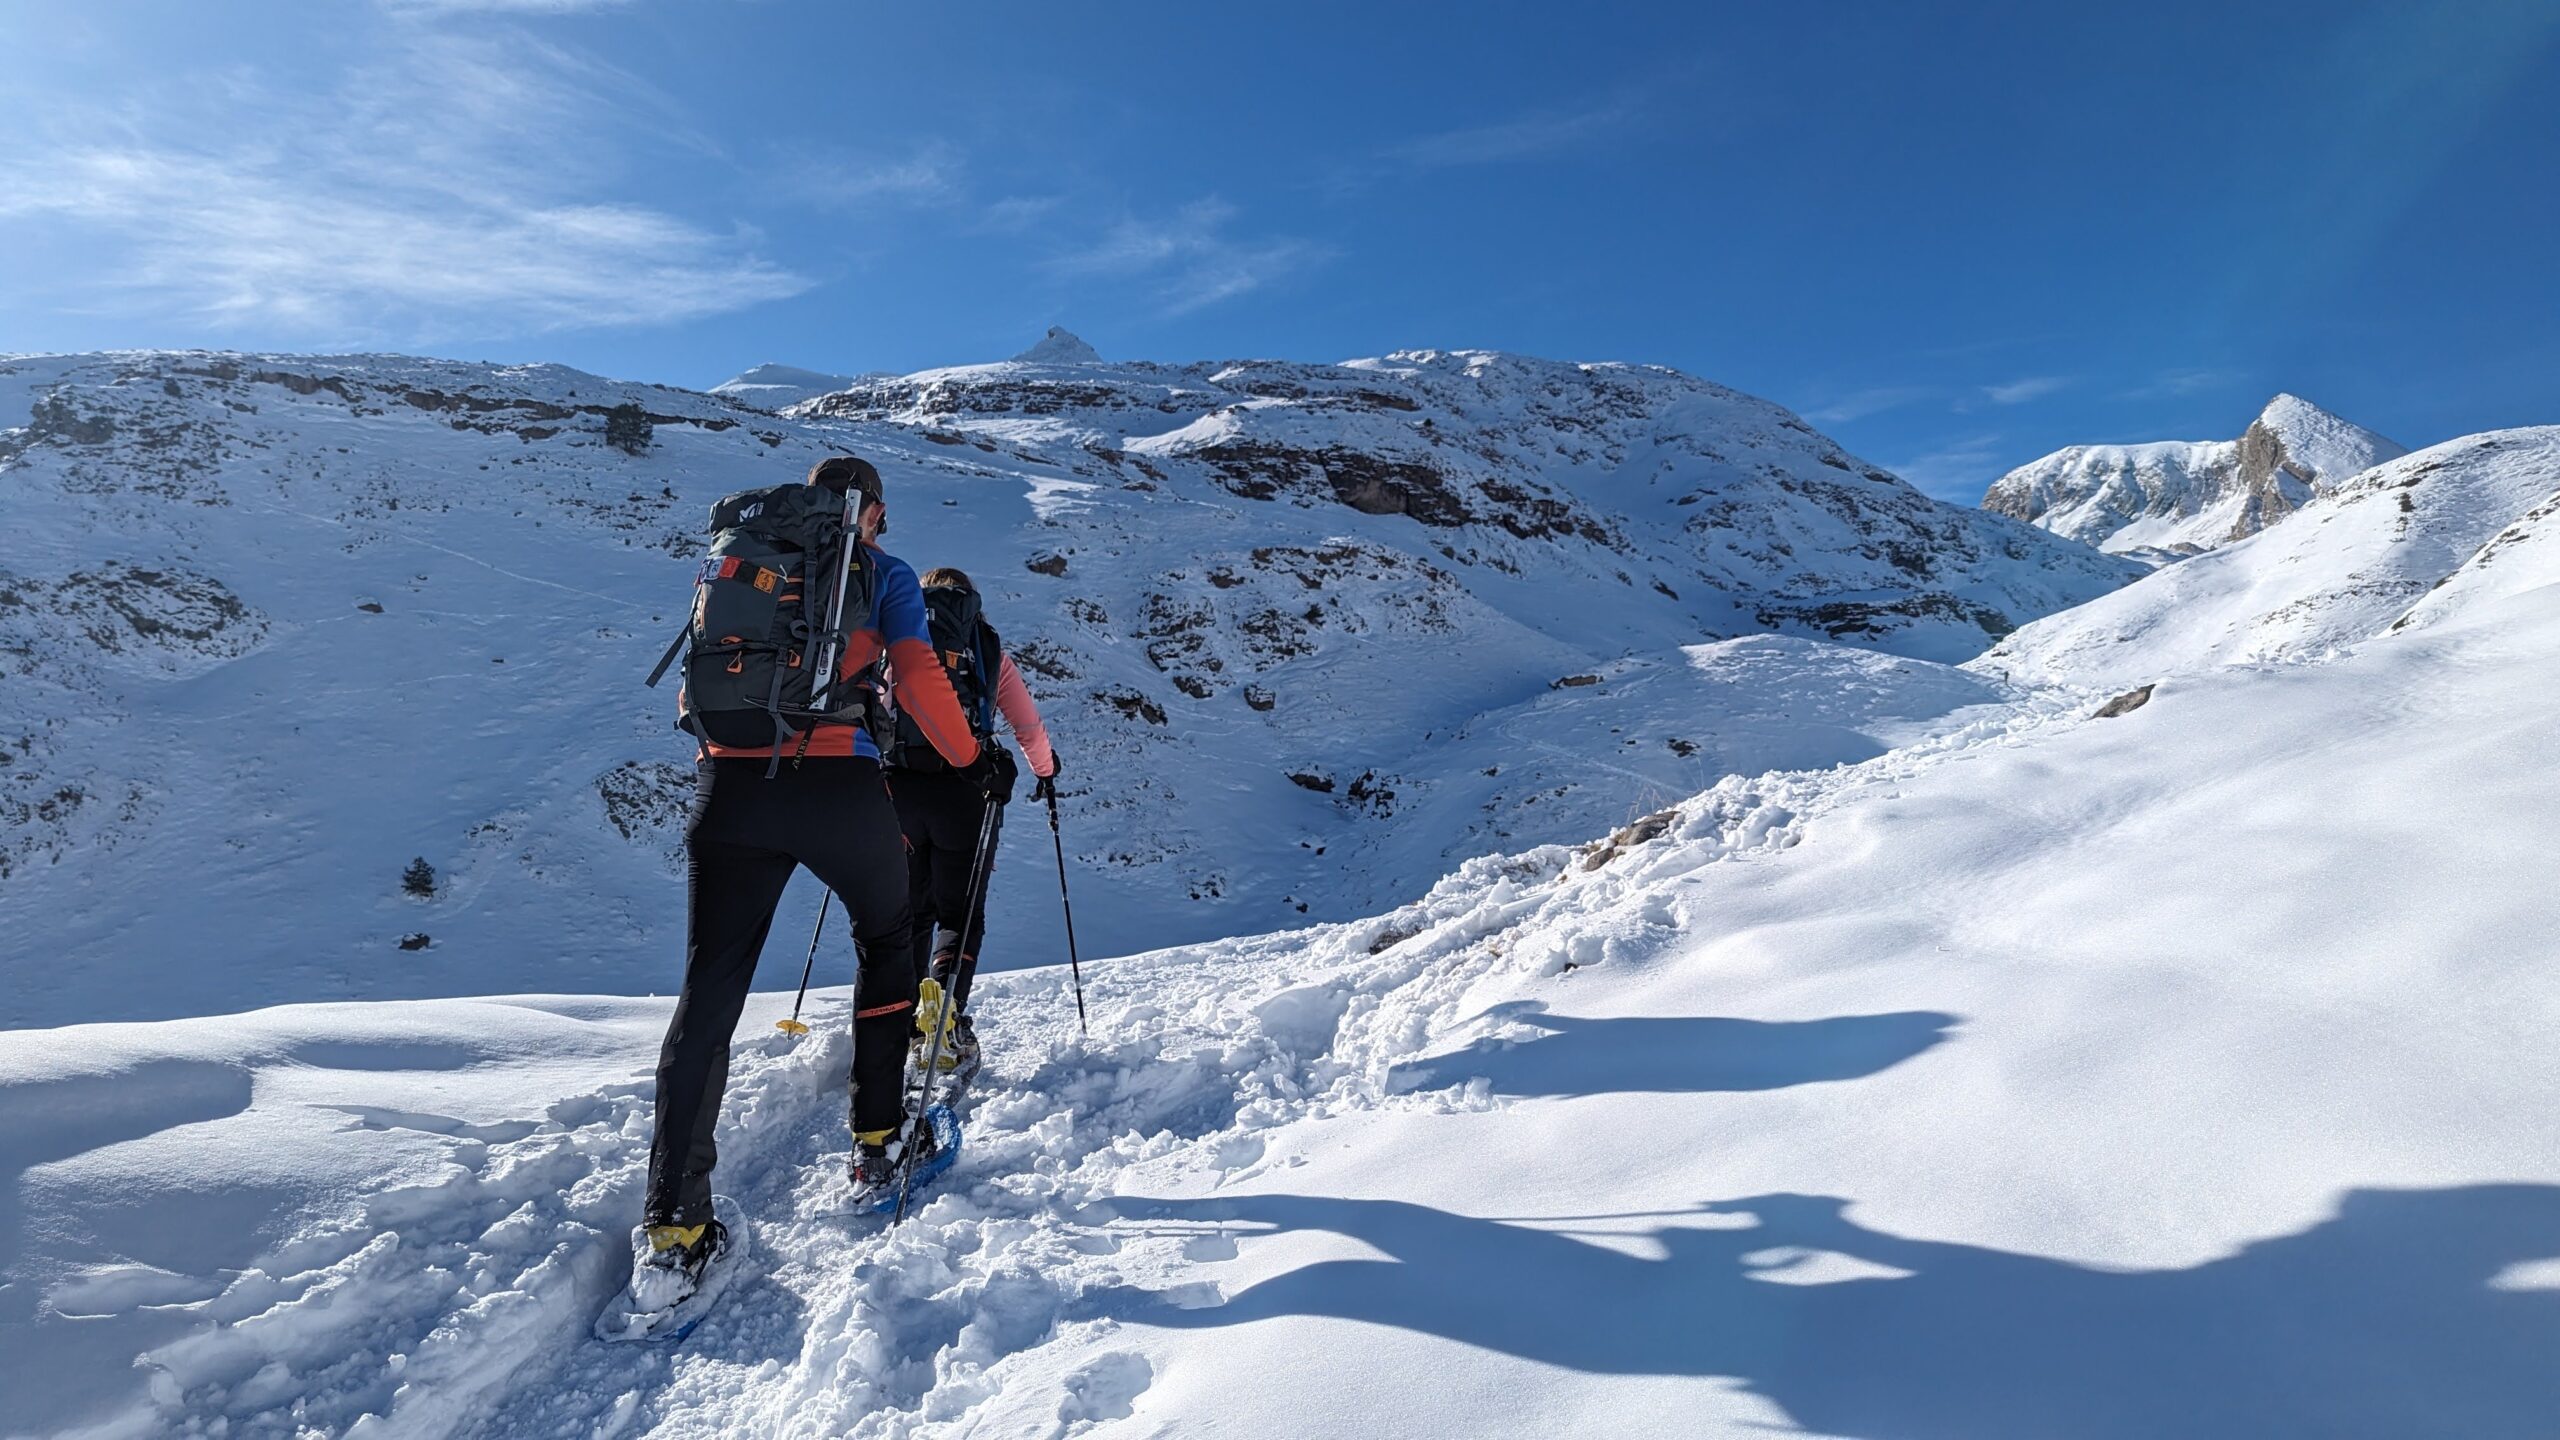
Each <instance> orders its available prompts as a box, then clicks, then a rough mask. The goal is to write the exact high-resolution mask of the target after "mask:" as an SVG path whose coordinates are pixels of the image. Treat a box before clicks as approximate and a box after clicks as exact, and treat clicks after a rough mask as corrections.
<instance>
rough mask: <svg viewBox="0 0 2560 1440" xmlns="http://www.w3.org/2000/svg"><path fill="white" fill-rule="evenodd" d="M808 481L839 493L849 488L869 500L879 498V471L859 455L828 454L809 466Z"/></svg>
mask: <svg viewBox="0 0 2560 1440" xmlns="http://www.w3.org/2000/svg"><path fill="white" fill-rule="evenodd" d="M809 483H810V484H812V485H824V486H826V487H827V488H828V489H830V490H833V491H834V492H836V493H837V494H839V495H841V494H843V493H844V492H845V491H847V490H849V489H850V490H858V491H860V492H862V494H863V495H864V496H866V497H868V498H869V499H871V500H874V501H877V500H879V499H880V472H879V470H878V469H876V468H875V467H874V466H873V465H872V463H871V462H870V461H868V460H865V459H863V458H862V457H861V456H859V455H830V456H828V457H827V458H826V459H824V460H821V461H819V462H818V463H817V464H815V465H812V466H810V467H809Z"/></svg>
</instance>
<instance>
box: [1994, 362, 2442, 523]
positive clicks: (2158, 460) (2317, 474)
mask: <svg viewBox="0 0 2560 1440" xmlns="http://www.w3.org/2000/svg"><path fill="white" fill-rule="evenodd" d="M2407 453H2408V451H2407V448H2406V447H2405V446H2402V445H2399V444H2396V443H2394V442H2392V441H2390V440H2386V439H2384V438H2383V437H2381V436H2379V435H2376V434H2374V433H2373V432H2372V431H2370V430H2367V429H2365V428H2363V427H2362V426H2359V425H2356V424H2353V423H2351V422H2349V421H2346V420H2343V419H2340V418H2339V417H2338V416H2336V415H2333V414H2331V413H2330V412H2328V411H2326V410H2323V409H2321V408H2320V407H2319V406H2317V405H2314V404H2312V403H2311V402H2310V401H2308V400H2304V399H2302V398H2301V397H2300V396H2296V395H2282V394H2280V395H2278V396H2276V397H2275V398H2274V399H2273V400H2270V401H2268V402H2267V405H2266V408H2264V409H2263V410H2261V411H2260V412H2259V413H2258V416H2257V418H2256V419H2254V420H2252V421H2250V422H2249V427H2248V429H2247V430H2245V431H2243V432H2242V433H2241V436H2240V438H2239V439H2237V440H2203V441H2178V440H2171V441H2161V442H2157V443H2152V444H2145V445H2073V446H2069V447H2067V448H2065V449H2061V450H2057V451H2055V452H2054V453H2052V454H2051V455H2047V456H2045V457H2044V458H2043V459H2041V460H2037V461H2034V462H2032V463H2029V464H2026V465H2022V466H2019V467H2018V468H2017V469H2015V470H2012V471H2010V472H2009V473H2008V474H2006V475H2003V476H2001V477H2000V478H1999V479H1998V480H1996V481H1994V482H1992V485H1991V488H1990V490H1989V491H1988V492H1987V493H1985V494H1984V496H1983V497H1982V506H1983V508H1984V509H1986V510H1989V511H1991V512H1993V513H1995V514H2000V515H2007V516H2010V517H2012V518H2015V519H2018V520H2023V521H2025V522H2027V523H2029V524H2032V525H2036V526H2039V527H2041V528H2043V529H2046V530H2050V531H2052V532H2053V533H2055V534H2057V535H2066V536H2069V537H2070V538H2072V539H2075V540H2083V541H2086V542H2088V543H2089V544H2092V545H2096V546H2099V547H2100V548H2102V549H2105V550H2108V551H2111V552H2117V553H2149V554H2154V555H2156V556H2158V557H2160V558H2162V559H2176V558H2179V557H2182V556H2185V555H2192V554H2196V553H2199V552H2201V551H2205V550H2210V549H2212V548H2214V547H2215V546H2218V545H2224V544H2228V543H2230V542H2231V541H2234V540H2241V539H2246V538H2247V537H2249V536H2251V535H2254V534H2256V533H2258V532H2259V531H2261V530H2263V529H2265V528H2267V527H2268V526H2270V525H2273V524H2275V523H2276V522H2277V521H2279V520H2282V519H2284V518H2285V517H2286V516H2288V515H2290V514H2292V513H2293V512H2295V511H2296V510H2299V509H2300V508H2301V507H2302V506H2303V504H2304V503H2305V502H2307V501H2309V500H2310V499H2311V498H2312V497H2313V496H2315V495H2321V494H2326V493H2328V492H2329V491H2331V490H2334V489H2335V488H2337V487H2338V486H2339V485H2340V484H2342V483H2343V482H2345V481H2346V480H2348V479H2349V478H2351V477H2353V476H2355V475H2357V474H2359V473H2361V472H2362V471H2364V470H2367V469H2369V468H2371V467H2372V466H2374V465H2377V464H2380V463H2381V462H2383V461H2386V460H2392V459H2396V458H2398V457H2399V456H2401V455H2405V454H2407Z"/></svg>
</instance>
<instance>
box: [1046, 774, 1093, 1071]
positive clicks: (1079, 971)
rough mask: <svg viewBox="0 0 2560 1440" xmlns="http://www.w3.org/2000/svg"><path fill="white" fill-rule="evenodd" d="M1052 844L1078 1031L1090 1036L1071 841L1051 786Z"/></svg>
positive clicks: (1091, 1035)
mask: <svg viewBox="0 0 2560 1440" xmlns="http://www.w3.org/2000/svg"><path fill="white" fill-rule="evenodd" d="M1049 848H1050V849H1052V850H1055V851H1056V852H1058V909H1059V910H1060V911H1061V912H1062V913H1064V914H1065V916H1066V917H1067V973H1068V974H1069V975H1070V976H1072V977H1074V979H1075V985H1076V1033H1077V1034H1079V1035H1081V1036H1083V1037H1084V1038H1085V1039H1087V1040H1090V1039H1092V1038H1093V1031H1092V1029H1091V1028H1090V1027H1089V1026H1087V1025H1086V1024H1085V1018H1084V966H1083V965H1082V964H1080V963H1079V962H1078V961H1077V960H1076V907H1075V905H1074V904H1073V903H1072V902H1070V901H1069V900H1068V899H1067V842H1066V841H1064V840H1061V839H1059V838H1058V787H1057V785H1056V784H1055V783H1054V782H1053V783H1052V784H1051V785H1050V786H1049Z"/></svg>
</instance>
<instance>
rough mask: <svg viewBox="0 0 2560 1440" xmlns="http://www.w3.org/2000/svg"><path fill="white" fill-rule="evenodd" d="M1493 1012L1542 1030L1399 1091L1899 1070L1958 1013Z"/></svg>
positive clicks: (1722, 1086) (1693, 1087) (1595, 1087)
mask: <svg viewBox="0 0 2560 1440" xmlns="http://www.w3.org/2000/svg"><path fill="white" fill-rule="evenodd" d="M1487 1018H1491V1019H1500V1020H1511V1021H1517V1022H1520V1023H1524V1024H1528V1025H1532V1026H1535V1027H1537V1028H1538V1029H1540V1030H1542V1031H1544V1032H1546V1033H1545V1034H1543V1035H1541V1036H1539V1037H1537V1038H1535V1039H1530V1040H1519V1041H1514V1040H1508V1039H1504V1038H1502V1037H1499V1036H1487V1037H1486V1038H1484V1039H1481V1040H1478V1041H1476V1042H1475V1043H1474V1044H1473V1045H1470V1046H1468V1047H1467V1048H1465V1049H1463V1050H1458V1051H1454V1052H1452V1053H1450V1054H1446V1055H1437V1056H1431V1057H1428V1058H1425V1059H1421V1060H1409V1061H1405V1062H1403V1063H1401V1064H1398V1065H1396V1066H1394V1067H1393V1068H1391V1069H1390V1070H1389V1071H1388V1083H1389V1084H1390V1085H1391V1086H1393V1087H1394V1088H1397V1089H1417V1088H1421V1087H1425V1086H1431V1085H1451V1084H1456V1083H1458V1082H1460V1081H1463V1080H1466V1079H1469V1078H1472V1077H1478V1076H1481V1077H1483V1078H1484V1079H1485V1080H1487V1081H1488V1082H1490V1083H1491V1085H1492V1087H1493V1092H1494V1093H1495V1094H1497V1095H1515V1096H1567V1095H1604V1094H1612V1093H1644V1092H1651V1093H1659V1094H1678V1093H1687V1094H1695V1093H1699V1092H1704V1091H1710V1090H1781V1089H1785V1088H1786V1087H1788V1086H1790V1085H1811V1084H1817V1083H1819V1082H1822V1081H1826V1080H1856V1079H1861V1078H1863V1077H1865V1076H1869V1075H1873V1074H1875V1073H1877V1072H1878V1071H1882V1070H1888V1069H1891V1068H1892V1067H1894V1066H1896V1065H1899V1064H1901V1063H1902V1062H1903V1061H1905V1060H1909V1059H1911V1058H1912V1057H1914V1056H1916V1055H1919V1054H1921V1053H1922V1052H1924V1051H1927V1050H1930V1049H1932V1048H1934V1047H1936V1046H1937V1045H1939V1044H1940V1043H1942V1042H1943V1041H1945V1040H1946V1039H1947V1037H1948V1032H1949V1031H1950V1030H1952V1029H1953V1028H1954V1027H1955V1026H1956V1024H1957V1023H1958V1021H1957V1017H1955V1016H1953V1015H1944V1014H1940V1013H1937V1012H1935V1011H1928V1010H1906V1011H1898V1012H1895V1013H1893V1014H1888V1015H1835V1016H1831V1017H1829V1018H1827V1019H1821V1020H1735V1019H1728V1018H1723V1017H1718V1016H1705V1015H1682V1016H1638V1017H1630V1018H1623V1019H1611V1020H1588V1019H1583V1018H1580V1017H1577V1016H1572V1015H1553V1014H1548V1013H1546V1007H1545V1006H1543V1005H1542V1004H1540V1003H1539V1002H1537V1001H1534V1000H1529V1001H1520V1002H1515V1003H1513V1004H1508V1005H1501V1006H1497V1007H1495V1008H1494V1010H1492V1011H1491V1012H1489V1014H1488V1017H1487Z"/></svg>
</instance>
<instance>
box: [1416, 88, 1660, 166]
mask: <svg viewBox="0 0 2560 1440" xmlns="http://www.w3.org/2000/svg"><path fill="white" fill-rule="evenodd" d="M1635 113H1636V104H1635V102H1634V101H1633V100H1632V99H1619V100H1614V101H1611V102H1609V103H1608V104H1605V105H1597V106H1593V107H1590V108H1587V109H1581V110H1538V111H1532V112H1530V113H1528V114H1526V115H1520V116H1516V117H1514V118H1512V119H1509V120H1499V121H1496V122H1494V123H1492V124H1490V125H1472V126H1468V127H1466V128H1464V129H1458V130H1442V131H1439V132H1437V133H1435V134H1430V135H1417V136H1414V137H1413V138H1412V139H1409V140H1404V141H1400V142H1398V143H1396V144H1393V145H1390V146H1388V147H1386V148H1385V149H1384V150H1382V151H1380V152H1379V157H1380V158H1381V159H1382V160H1385V161H1386V162H1388V163H1389V164H1391V165H1400V166H1405V167H1408V168H1411V169H1416V170H1437V169H1446V168H1449V167H1453V166H1460V165H1499V164H1502V163H1503V162H1505V161H1510V160H1531V159H1536V158H1538V157H1540V156H1544V155H1557V154H1562V153H1563V152H1565V151H1568V150H1573V149H1578V148H1579V147H1581V146H1583V145H1585V144H1588V143H1590V142H1591V141H1593V140H1595V139H1598V138H1599V137H1600V136H1602V135H1605V134H1607V133H1608V132H1609V131H1612V130H1615V129H1617V128H1618V127H1619V126H1620V125H1622V124H1625V123H1626V122H1627V121H1628V120H1630V119H1632V118H1634V116H1635Z"/></svg>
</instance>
